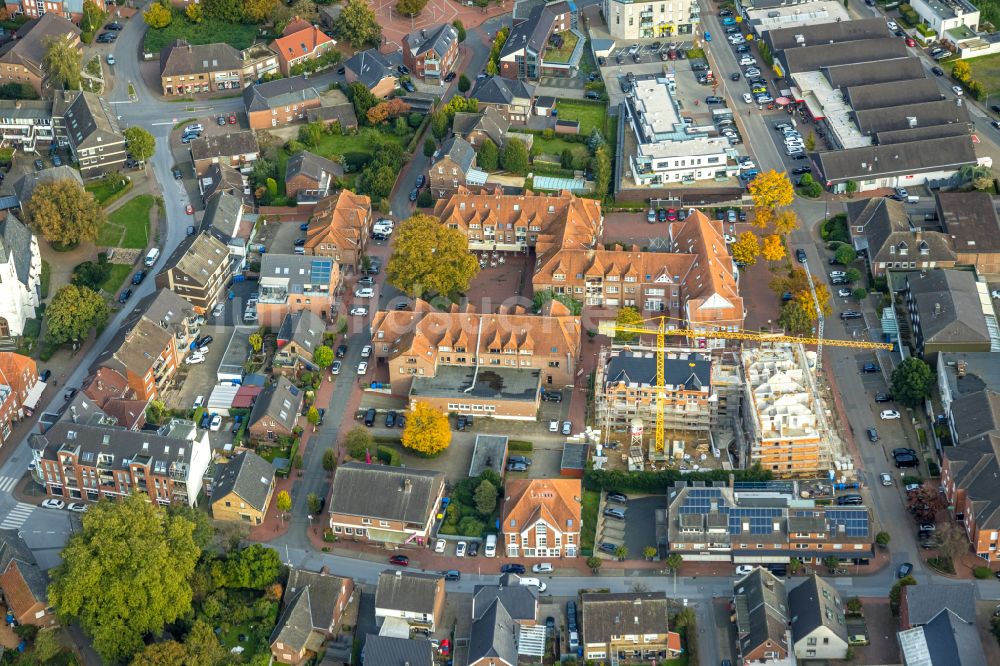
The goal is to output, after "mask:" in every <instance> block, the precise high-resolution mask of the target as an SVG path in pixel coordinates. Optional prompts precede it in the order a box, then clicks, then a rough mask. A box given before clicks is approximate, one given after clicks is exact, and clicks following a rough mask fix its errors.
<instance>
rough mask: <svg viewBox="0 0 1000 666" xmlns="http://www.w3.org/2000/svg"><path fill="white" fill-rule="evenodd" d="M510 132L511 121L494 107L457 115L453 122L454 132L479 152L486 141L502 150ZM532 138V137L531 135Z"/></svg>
mask: <svg viewBox="0 0 1000 666" xmlns="http://www.w3.org/2000/svg"><path fill="white" fill-rule="evenodd" d="M508 130H510V121H508V120H507V119H506V118H504V117H503V116H502V115H500V112H499V111H497V110H496V109H494V108H493V107H492V106H488V107H486V108H485V109H483V110H482V111H480V112H479V113H466V112H462V113H456V114H455V118H454V119H453V121H452V132H453V133H454V134H455V136H460V137H462V138H463V139H465V140H466V141H468V142H469V145H470V146H472V147H473V149H475V150H478V149H479V148H481V147H482V145H483V144H484V143H486V141H492V142H493V144H494V145H495V146H496V147H497V148H502V147H503V144H504V142H505V141H506V140H507V132H508ZM529 136H530V135H529Z"/></svg>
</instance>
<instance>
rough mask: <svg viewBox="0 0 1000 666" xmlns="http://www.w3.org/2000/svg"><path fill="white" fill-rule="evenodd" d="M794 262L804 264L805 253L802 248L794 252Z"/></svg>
mask: <svg viewBox="0 0 1000 666" xmlns="http://www.w3.org/2000/svg"><path fill="white" fill-rule="evenodd" d="M795 260H796V261H798V262H799V263H800V264H804V263H806V251H805V250H803V249H802V248H799V249H797V250H795Z"/></svg>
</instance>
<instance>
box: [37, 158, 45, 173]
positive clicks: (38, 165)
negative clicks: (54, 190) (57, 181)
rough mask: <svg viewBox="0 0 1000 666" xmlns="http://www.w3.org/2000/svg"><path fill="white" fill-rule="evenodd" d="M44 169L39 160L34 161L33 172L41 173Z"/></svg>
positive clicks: (43, 164) (42, 163)
mask: <svg viewBox="0 0 1000 666" xmlns="http://www.w3.org/2000/svg"><path fill="white" fill-rule="evenodd" d="M44 168H45V162H43V161H41V160H35V171H41V170H42V169H44Z"/></svg>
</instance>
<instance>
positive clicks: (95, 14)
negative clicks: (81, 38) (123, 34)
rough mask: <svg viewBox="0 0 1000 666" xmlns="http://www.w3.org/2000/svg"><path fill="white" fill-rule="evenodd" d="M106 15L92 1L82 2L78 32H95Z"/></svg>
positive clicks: (85, 0)
mask: <svg viewBox="0 0 1000 666" xmlns="http://www.w3.org/2000/svg"><path fill="white" fill-rule="evenodd" d="M106 16H107V14H105V13H104V10H103V9H101V8H100V7H99V6H98V5H97V3H96V2H94V0H84V3H83V12H82V16H81V17H80V30H82V31H83V32H97V29H98V28H100V27H101V24H103V23H104V18H105V17H106Z"/></svg>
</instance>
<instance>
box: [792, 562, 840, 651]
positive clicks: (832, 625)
mask: <svg viewBox="0 0 1000 666" xmlns="http://www.w3.org/2000/svg"><path fill="white" fill-rule="evenodd" d="M788 607H789V609H790V610H789V614H790V615H791V621H792V649H793V650H794V652H795V656H796V658H798V659H824V660H833V659H838V660H839V659H847V658H848V650H849V649H850V645H849V644H848V641H847V618H846V617H845V615H844V604H843V602H842V601H841V599H840V593H839V592H837V590H836V588H834V587H833V585H831V584H830V583H828V582H827V581H826V580H825V579H823V578H820V577H819V576H818V575H817V574H815V573H813V574H812V575H811V576H809V577H808V578H806V579H805V581H803V582H802V584H800V585H799V586H797V587H795V588H793V589H792V591H791V592H789V593H788Z"/></svg>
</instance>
